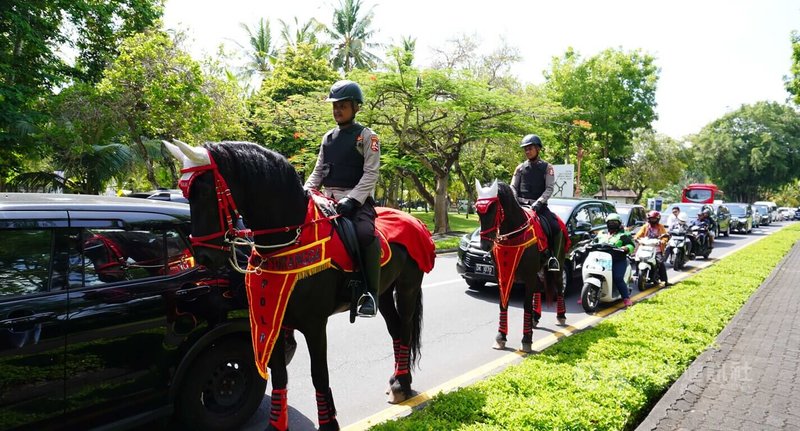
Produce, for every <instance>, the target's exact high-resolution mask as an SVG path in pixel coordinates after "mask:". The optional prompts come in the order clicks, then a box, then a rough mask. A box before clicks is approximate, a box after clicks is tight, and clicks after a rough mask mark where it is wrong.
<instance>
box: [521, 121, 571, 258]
mask: <svg viewBox="0 0 800 431" xmlns="http://www.w3.org/2000/svg"><path fill="white" fill-rule="evenodd" d="M519 146H520V147H522V148H523V150H524V151H525V157H526V158H527V160H526V161H524V162H522V163H520V164H519V166H517V169H515V170H514V176H513V177H512V178H511V189H512V190H514V194H515V195H516V197H517V201H518V202H519V203H520V204H521V205H528V206H531V207H532V208H533V210H534V211H536V214H537V215H538V216H539V218H540V220H541V221H542V222H543V223H542V228H544V231H545V233H546V234H547V240H548V241H547V243H548V248H547V250H546V251H545V255H546V256H547V257H548V259H547V269H548V270H549V271H558V270H559V266H558V260H557V259H556V258H555V257H554V256H553V252H552V249H553V247H554V245H555V241H554V239H553V238H554V233H555V232H556V229H560V226H559V224H558V220H556V217H555V214H553V213H552V212H551V211H550V209H549V208H547V200H548V199H550V196H552V195H553V186H554V184H555V180H556V179H555V174H554V172H553V165H551V164H550V163H547V162H545V161H544V160H542V159H541V158H540V157H539V153H540V152H541V151H542V140H541V139H540V138H539V137H538V136H536V135H525V137H524V138H522V141H521V142H520V145H519Z"/></svg>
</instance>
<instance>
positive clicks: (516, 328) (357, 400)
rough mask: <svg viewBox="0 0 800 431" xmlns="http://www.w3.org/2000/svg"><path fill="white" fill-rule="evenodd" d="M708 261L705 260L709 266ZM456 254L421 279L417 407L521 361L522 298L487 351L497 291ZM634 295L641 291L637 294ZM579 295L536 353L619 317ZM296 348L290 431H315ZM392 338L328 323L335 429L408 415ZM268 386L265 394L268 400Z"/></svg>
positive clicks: (547, 324)
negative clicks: (397, 402)
mask: <svg viewBox="0 0 800 431" xmlns="http://www.w3.org/2000/svg"><path fill="white" fill-rule="evenodd" d="M787 223H788V222H783V223H776V224H773V225H772V226H765V227H762V228H760V229H755V230H754V231H753V233H752V234H750V235H743V234H732V235H731V236H730V237H727V238H725V237H723V238H717V240H716V241H715V248H714V251H713V252H712V254H711V256H710V259H709V261H713V260H714V259H715V258H720V257H723V256H725V255H726V254H728V253H730V252H733V251H735V250H736V249H738V248H741V247H742V246H744V245H746V244H748V243H750V242H752V241H754V240H757V239H759V238H763V237H764V236H766V235H768V234H770V233H772V232H775V231H776V230H777V229H779V228H780V227H782V226H783V225H786V224H787ZM709 263H710V262H709ZM709 263H706V262H704V261H703V259H700V260H695V261H690V262H689V263H688V264H687V266H686V268H685V269H684V270H683V271H680V272H676V271H673V270H672V269H671V268H669V266H668V270H669V278H670V281H677V280H679V279H681V278H684V277H686V276H687V275H689V274H691V273H692V272H693V271H696V270H698V269H700V268H701V267H703V266H705V265H707V264H709ZM455 265H456V256H455V253H449V254H443V255H439V256H438V257H437V259H436V267H435V268H434V270H433V271H432V272H431V273H430V274H427V275H426V276H425V279H424V281H423V296H424V316H423V320H424V327H423V337H422V358H421V361H420V364H419V367H418V368H417V369H416V370H415V371H414V374H413V376H414V383H413V388H414V390H415V391H417V393H418V394H421V396H419V397H417V398H416V399H414V401H415V402H414V404H416V403H417V402H418V401H420V400H424V399H425V398H426V397H427V396H428V395H432V394H434V393H436V392H437V391H440V390H444V391H447V390H450V389H451V388H452V387H457V386H463V385H466V384H469V383H470V382H472V381H474V380H476V379H479V378H482V377H485V376H486V375H488V374H492V373H494V372H497V371H498V370H499V369H501V368H503V367H505V366H507V365H508V364H511V363H514V362H516V361H518V360H520V359H521V358H522V355H521V354H519V353H517V354H515V353H512V352H514V349H517V348H519V346H520V339H521V338H522V292H521V290H519V291H514V292H512V295H511V300H510V305H509V307H510V308H509V316H508V322H509V336H508V338H509V342H508V349H507V350H505V351H498V350H493V349H492V348H491V346H492V344H493V341H494V336H495V334H496V331H497V324H498V311H499V308H498V305H497V303H498V293H497V288H496V286H493V285H489V286H487V287H486V288H484V289H482V290H480V291H473V290H470V289H468V288H467V285H466V283H465V282H464V281H463V280H462V279H461V277H459V276H458V274H457V273H456V269H455ZM634 293H638V292H637V291H635V290H634ZM577 300H578V292H576V291H575V290H573V291H571V292H569V293H568V296H567V301H566V303H567V324H568V325H575V326H576V328H572V327H569V328H563V327H560V326H557V325H556V319H555V305H553V306H551V307H547V306H544V308H543V316H542V320H541V322H540V325H539V328H537V329H535V330H534V349H535V350H541V349H543V348H545V347H546V346H547V345H550V344H552V343H553V342H555V341H556V338H557V337H555V336H554V334H556V333H557V331H562V332H563V331H570V330H576V329H581V328H583V327H586V326H590V325H593V324H596V323H597V322H598V321H599V320H601V319H602V318H603V317H604V316H605V315H608V314H610V313H611V312H614V311H616V308H617V307H616V305H617V304H609V305H606V306H604V305H602V304H601V307H604V309H601V310H600V311H599V312H598V313H597V315H598V316H597V317H592V316H589V315H587V314H586V313H584V312H583V309H582V308H581V306H580V305H579V304H578V303H577ZM297 341H298V350H297V353H296V355H295V357H294V360H293V362H292V363H291V364H290V365H289V388H288V389H289V391H288V403H289V428H290V429H292V430H294V431H305V430H314V429H316V422H317V412H316V402H315V398H314V387H313V385H312V383H311V375H310V371H309V361H308V351H307V350H306V345H305V342H304V340H303V337H302V335H301V334H299V333H298V336H297ZM393 362H394V361H393V356H392V346H391V339H390V337H389V335H388V333H387V332H386V327H385V325H384V322H383V319H382V318H380V317H377V318H375V319H357V320H356V322H355V323H354V324H350V323H349V320H348V319H347V316H345V315H344V314H339V315H336V316H333V317H331V319H330V321H329V323H328V367H329V370H330V380H331V388H332V391H333V396H334V400H335V403H336V408H337V411H338V420H339V424H340V425H341V426H342V427H344V428H346V429H350V430H357V429H363V428H364V427H365V426H366V425H367V424H368V421H372V422H374V421H379V420H381V419H385V418H390V417H393V416H395V415H397V414H403V413H407V412H408V410H409V408H408V407H392V405H390V404H388V403H387V402H386V395H385V394H384V391H385V389H386V387H387V381H388V378H389V376H390V374H391V372H392V369H393V366H394V363H393ZM270 391H271V386H268V388H267V395H269V394H270ZM268 409H269V398H268V397H265V399H264V402H263V403H262V405H261V407H260V408H259V410H258V412H257V413H256V415H255V416H254V417H253V418H252V419H251V420H250V421H249V422H248V423H247V425H246V426H245V427H244V428H243V430H246V431H255V430H259V431H260V430H263V429H264V428H265V427H266V424H267V421H268V417H269V410H268Z"/></svg>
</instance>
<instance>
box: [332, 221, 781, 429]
mask: <svg viewBox="0 0 800 431" xmlns="http://www.w3.org/2000/svg"><path fill="white" fill-rule="evenodd" d="M778 230H780V229H778ZM776 232H777V230H776ZM771 233H774V232H769V233H767V234H766V235H764V236H763V237H760V238H758V239H755V240H753V241H751V242H749V243H748V244H746V245H744V246H742V247H740V248H738V249H736V250H731V251H728V252H726V253H724V254H722V255H721V256H719V257H716V258H713V259H708V264H707V265H706V264H704V265H703V266H696V267H692V268H691V269H689V270H686V271H683V272H681V273H679V274H678V275H677V276H675V277H673V281H672V282H673V283H674V282H675V281H682V280H685V279H686V278H689V276H691V275H693V274H695V273H696V272H698V271H700V270H701V269H704V268H706V267H708V266H710V265H711V264H713V263H716V262H717V261H719V260H721V259H723V258H725V257H727V256H729V255H731V254H733V253H735V252H737V251H739V250H742V249H744V248H745V247H749V246H750V245H752V244H755V243H757V242H758V241H761V240H762V239H764V238H766V236H767V235H769V234H771ZM458 281H461V279H454V280H448V281H441V282H437V283H431V284H428V285H423V287H433V286H440V285H444V284H449V283H454V282H458ZM661 289H663V287H662V286H661V285H660V284H659V285H656V286H654V287H651V288H649V289H647V290H645V291H642V292H639V293H637V294H636V295H633V296H632V299H634V300H636V301H637V302H638V301H639V300H641V299H644V298H646V297H649V296H651V295H653V294H655V293H656V292H658V291H659V290H661ZM622 309H624V306H623V304H621V303H617V304H613V305H612V306H609V307H606V308H603V309H602V310H599V311H597V312H595V313H594V314H593V315H589V316H587V317H585V318H583V319H581V320H579V321H578V322H576V323H575V324H574V325H569V326H566V327H563V328H562V329H559V330H558V331H555V332H552V333H550V334H548V335H546V336H545V337H544V338H541V339H539V340H537V341H535V342H534V343H533V344H532V345H531V347H532V349H533V350H534V352H536V353H539V352H541V351H542V350H544V349H546V348H548V347H550V346H551V345H553V344H555V343H556V342H558V340H559V339H560V338H563V337H568V336H570V335H572V334H574V333H576V332H579V331H582V330H584V329H586V328H589V327H591V326H594V325H596V324H597V323H599V322H601V321H602V320H603V319H604V318H605V317H607V316H609V315H611V314H613V313H615V312H617V311H619V310H622ZM531 354H534V353H531ZM528 355H529V354H527V353H523V352H522V351H519V350H517V351H514V352H509V353H508V354H506V355H503V356H501V357H499V358H497V359H494V360H492V361H491V362H488V363H486V364H484V365H481V366H479V367H477V368H474V369H472V370H470V371H467V372H466V373H464V374H461V375H459V376H456V377H454V378H452V379H450V380H448V381H446V382H444V383H442V384H441V385H439V386H436V387H434V388H432V389H429V390H427V391H425V392H421V393H418V394H417V395H415V396H414V397H412V398H409V399H408V400H406V401H404V402H402V403H400V404H396V405H393V406H391V407H389V408H386V409H384V410H382V411H380V412H378V413H375V414H374V415H372V416H368V417H366V418H364V419H362V420H360V421H358V422H355V423H353V424H350V425H347V426H345V427H343V428H342V430H343V431H362V430H366V429H368V428H370V427H372V426H375V425H377V424H379V423H381V422H385V421H388V420H392V419H395V418H398V417H401V416H405V415H407V414H409V413H411V412H412V411H413V409H414V408H415V407H417V406H419V405H421V404H424V403H426V402H427V401H430V400H431V399H432V398H433V397H434V396H436V395H438V394H440V393H446V392H451V391H453V390H454V389H456V388H459V387H461V386H464V385H467V384H469V383H471V382H473V381H475V380H478V379H481V378H485V377H487V376H489V375H491V374H493V373H494V372H495V371H502V369H505V367H507V366H508V365H510V364H512V363H513V362H515V361H519V360H521V359H523V358H525V357H526V356H528Z"/></svg>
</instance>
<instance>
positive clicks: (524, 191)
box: [517, 159, 547, 199]
mask: <svg viewBox="0 0 800 431" xmlns="http://www.w3.org/2000/svg"><path fill="white" fill-rule="evenodd" d="M517 175H519V190H518V193H519V194H518V197H520V198H525V199H539V196H541V195H542V193H544V189H545V186H544V177H545V175H547V162H545V161H544V160H541V159H539V160H537V161H536V162H531V161H530V160H528V161H527V162H526V163H523V164H522V167H520V168H519V172H518V174H517Z"/></svg>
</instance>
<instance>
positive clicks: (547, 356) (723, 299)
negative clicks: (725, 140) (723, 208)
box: [372, 225, 800, 431]
mask: <svg viewBox="0 0 800 431" xmlns="http://www.w3.org/2000/svg"><path fill="white" fill-rule="evenodd" d="M798 239H800V225H792V226H789V227H786V228H784V229H782V230H780V231H778V232H776V233H774V234H772V235H770V236H768V237H766V238H764V239H763V240H761V241H758V242H757V243H755V244H752V245H750V246H747V247H745V248H744V249H742V250H739V251H738V252H736V253H734V254H732V255H730V256H728V257H726V258H724V259H722V260H721V261H719V262H717V263H715V264H714V265H711V266H710V267H708V268H706V269H704V270H702V271H700V272H699V273H697V274H696V275H694V276H692V277H691V278H689V279H687V280H684V281H682V282H680V283H678V284H676V285H675V286H673V287H671V288H668V289H664V290H661V291H660V292H659V293H658V294H657V295H655V296H653V297H651V298H649V299H647V300H644V301H642V302H639V303H637V304H636V305H635V306H634V307H632V308H630V309H628V310H626V311H625V312H624V313H619V314H617V315H615V316H613V317H611V318H609V319H606V320H604V321H603V322H601V323H599V324H598V325H597V326H596V327H594V328H591V329H587V330H585V331H582V332H580V333H577V334H574V335H572V336H570V337H567V338H565V339H562V340H561V341H560V342H559V343H557V344H555V345H554V346H552V347H550V348H548V349H546V350H545V351H544V352H542V353H540V354H536V355H531V356H528V357H526V358H525V359H524V360H523V361H522V362H521V363H519V364H517V365H514V366H511V367H509V368H507V369H505V370H504V371H502V372H500V373H499V374H497V375H494V376H492V377H490V378H488V379H486V380H483V381H481V382H478V383H476V384H474V385H472V386H469V387H466V388H461V389H458V390H456V391H453V392H450V393H446V394H440V395H437V396H435V397H434V398H433V399H432V400H431V401H430V402H429V403H428V404H427V405H426V406H425V407H424V408H422V409H420V410H417V411H415V412H413V413H412V414H410V415H409V416H408V417H405V418H402V419H399V420H396V421H391V422H386V423H383V424H379V425H377V426H375V427H373V428H372V429H373V430H464V431H466V430H476V431H477V430H534V429H536V430H538V429H541V430H551V429H559V430H587V429H593V430H623V429H632V428H633V427H635V426H636V425H637V424H638V423H639V422H640V421H641V420H642V419H644V416H645V415H646V414H647V412H648V411H649V409H650V408H651V406H652V405H654V404H655V403H656V402H657V401H658V399H659V398H660V397H661V395H662V394H663V393H664V392H665V391H666V390H667V389H668V388H669V387H670V385H671V384H672V383H673V382H674V381H675V380H677V379H678V377H680V376H681V374H683V372H684V371H685V370H686V368H688V367H689V365H690V364H691V363H692V361H693V360H694V359H695V358H696V357H697V356H698V355H700V354H701V353H702V352H703V351H704V350H706V349H707V348H708V347H709V346H711V345H712V343H713V342H714V339H715V338H716V336H717V335H718V334H719V333H720V331H722V329H723V328H724V327H725V325H727V323H728V322H729V321H730V320H731V319H732V318H733V316H734V315H736V313H737V312H738V311H739V309H740V308H741V307H742V305H744V303H745V302H746V301H747V299H748V298H749V297H750V295H751V294H752V293H753V292H754V291H755V290H756V289H757V288H758V287H759V286H760V285H761V283H762V282H763V281H764V280H765V279H766V277H767V276H768V275H769V274H770V273H771V272H772V270H773V269H774V268H775V266H776V265H777V264H778V262H779V261H780V260H781V259H782V258H783V257H784V255H786V253H787V252H788V251H789V250H790V249H791V247H792V246H793V245H794V244H795V242H797V241H798ZM538 334H539V336H540V337H541V332H539V333H538ZM536 335H537V332H536V331H535V332H534V337H536Z"/></svg>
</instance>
